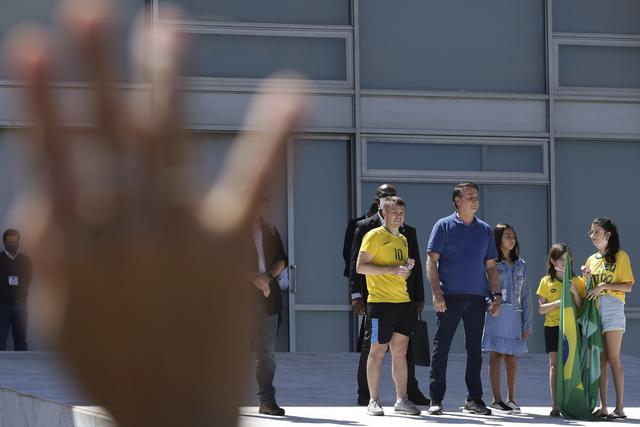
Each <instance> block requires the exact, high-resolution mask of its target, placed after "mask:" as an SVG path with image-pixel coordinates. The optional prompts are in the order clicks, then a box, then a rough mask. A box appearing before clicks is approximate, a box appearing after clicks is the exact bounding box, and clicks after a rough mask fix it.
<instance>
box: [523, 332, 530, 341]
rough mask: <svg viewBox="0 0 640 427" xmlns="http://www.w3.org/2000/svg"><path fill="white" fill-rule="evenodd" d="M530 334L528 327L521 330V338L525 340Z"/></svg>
mask: <svg viewBox="0 0 640 427" xmlns="http://www.w3.org/2000/svg"><path fill="white" fill-rule="evenodd" d="M530 336H531V330H530V329H528V330H526V331H522V339H523V340H526V339H527V338H529V337H530Z"/></svg>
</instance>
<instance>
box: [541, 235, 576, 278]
mask: <svg viewBox="0 0 640 427" xmlns="http://www.w3.org/2000/svg"><path fill="white" fill-rule="evenodd" d="M565 253H567V255H569V256H571V249H569V245H567V244H566V243H555V244H554V245H552V246H551V248H549V255H548V256H547V274H549V276H551V278H552V279H553V278H554V277H556V267H555V265H553V263H552V262H551V261H552V260H553V261H557V260H559V259H560V258H562V255H564V254H565ZM569 267H570V270H571V277H573V276H575V274H574V273H573V258H571V265H570V266H569Z"/></svg>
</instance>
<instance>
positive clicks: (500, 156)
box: [484, 145, 543, 173]
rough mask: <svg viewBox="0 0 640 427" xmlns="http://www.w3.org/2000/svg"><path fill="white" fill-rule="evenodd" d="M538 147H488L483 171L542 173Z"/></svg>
mask: <svg viewBox="0 0 640 427" xmlns="http://www.w3.org/2000/svg"><path fill="white" fill-rule="evenodd" d="M542 162H543V159H542V147H541V146H540V145H489V146H487V163H486V165H485V168H484V170H487V171H509V172H539V173H542V172H543V168H542Z"/></svg>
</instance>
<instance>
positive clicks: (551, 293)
mask: <svg viewBox="0 0 640 427" xmlns="http://www.w3.org/2000/svg"><path fill="white" fill-rule="evenodd" d="M571 280H572V281H573V283H575V285H576V288H578V294H579V295H580V297H581V298H584V297H585V295H586V294H587V288H586V285H585V283H584V280H583V279H582V278H581V277H579V276H573V277H572V278H571ZM536 294H538V295H539V296H541V297H542V298H544V299H545V300H546V301H547V302H554V301H558V300H559V299H560V298H561V297H562V281H560V280H558V279H556V278H555V277H554V278H553V279H552V278H551V276H544V277H543V278H542V279H540V285H539V286H538V290H537V291H536ZM559 325H560V308H554V309H553V310H551V311H550V312H548V313H547V314H546V315H545V316H544V326H559Z"/></svg>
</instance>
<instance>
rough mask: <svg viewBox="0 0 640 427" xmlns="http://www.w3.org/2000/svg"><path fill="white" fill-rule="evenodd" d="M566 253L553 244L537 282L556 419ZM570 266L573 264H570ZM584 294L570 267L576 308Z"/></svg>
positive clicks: (583, 285) (539, 309)
mask: <svg viewBox="0 0 640 427" xmlns="http://www.w3.org/2000/svg"><path fill="white" fill-rule="evenodd" d="M567 253H570V249H569V246H567V244H565V243H556V244H554V245H553V246H551V248H550V249H549V256H548V257H547V275H546V276H544V277H543V278H542V279H541V280H540V286H538V291H537V292H536V293H537V294H538V312H539V313H540V314H544V315H545V318H544V346H545V351H546V352H547V353H548V354H549V388H550V389H551V404H552V407H551V413H550V414H549V415H551V416H552V417H559V416H560V410H559V408H558V404H557V403H556V391H555V384H556V368H557V363H558V335H559V333H560V308H559V307H560V297H561V296H562V277H563V275H564V265H565V261H566V259H567ZM572 264H573V263H572ZM585 294H586V289H585V283H584V280H583V279H582V278H580V277H579V276H576V275H575V274H573V265H571V296H572V297H573V302H574V303H575V306H576V308H577V309H578V310H579V309H580V307H582V300H583V299H584V297H585Z"/></svg>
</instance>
